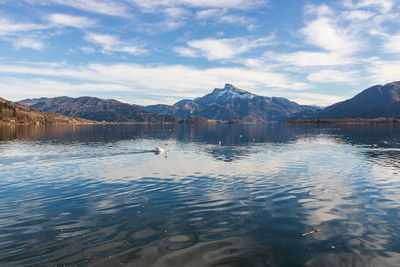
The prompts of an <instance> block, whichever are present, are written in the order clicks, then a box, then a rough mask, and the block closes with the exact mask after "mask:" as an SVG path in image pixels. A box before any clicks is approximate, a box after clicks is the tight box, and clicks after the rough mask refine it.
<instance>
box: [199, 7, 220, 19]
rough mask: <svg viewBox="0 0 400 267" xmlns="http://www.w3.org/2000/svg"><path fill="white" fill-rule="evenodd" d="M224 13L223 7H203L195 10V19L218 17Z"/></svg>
mask: <svg viewBox="0 0 400 267" xmlns="http://www.w3.org/2000/svg"><path fill="white" fill-rule="evenodd" d="M224 14H225V10H223V9H216V8H211V9H204V10H200V11H197V13H196V18H197V19H209V18H216V17H220V16H221V15H224Z"/></svg>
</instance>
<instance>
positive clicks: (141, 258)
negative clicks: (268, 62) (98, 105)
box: [0, 124, 400, 266]
mask: <svg viewBox="0 0 400 267" xmlns="http://www.w3.org/2000/svg"><path fill="white" fill-rule="evenodd" d="M219 142H221V145H219ZM164 143H168V146H169V149H170V151H169V152H168V153H167V154H165V153H161V154H156V153H153V152H151V151H150V150H152V149H154V148H155V147H158V146H161V147H162V146H163V145H164ZM374 144H376V145H375V146H374ZM399 159H400V127H399V126H396V125H385V124H380V125H347V126H346V125H345V126H330V127H323V126H321V127H317V126H309V125H308V126H307V125H306V126H304V125H279V124H272V125H208V126H207V125H206V126H189V125H158V126H157V125H153V126H151V125H94V126H63V127H60V126H58V127H56V126H47V127H3V128H0V265H2V266H30V265H32V266H33V265H43V266H63V265H67V266H68V265H69V266H74V265H77V266H119V265H125V266H296V265H298V266H304V265H307V266H324V265H325V266H334V265H335V266H361V265H362V266H385V265H389V266H396V265H397V266H398V265H400V239H399V238H400V225H399V223H398V222H399V221H400V215H399V214H400V184H399V180H400V161H399ZM314 229H318V230H320V232H314V233H312V234H309V235H307V236H301V234H302V233H306V232H310V231H312V230H314Z"/></svg>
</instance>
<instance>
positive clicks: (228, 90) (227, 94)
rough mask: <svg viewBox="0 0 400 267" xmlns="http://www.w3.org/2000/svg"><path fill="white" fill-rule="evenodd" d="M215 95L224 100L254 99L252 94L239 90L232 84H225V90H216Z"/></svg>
mask: <svg viewBox="0 0 400 267" xmlns="http://www.w3.org/2000/svg"><path fill="white" fill-rule="evenodd" d="M213 94H215V95H216V96H217V97H224V98H240V99H249V98H250V99H251V98H253V97H254V95H253V94H252V93H249V92H247V91H245V90H242V89H239V88H237V87H236V86H234V85H232V84H225V87H224V88H223V89H218V88H215V89H214V92H213Z"/></svg>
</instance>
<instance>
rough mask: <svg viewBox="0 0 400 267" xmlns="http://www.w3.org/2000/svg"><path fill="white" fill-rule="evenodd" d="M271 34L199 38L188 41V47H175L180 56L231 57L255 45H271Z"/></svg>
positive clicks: (215, 58)
mask: <svg viewBox="0 0 400 267" xmlns="http://www.w3.org/2000/svg"><path fill="white" fill-rule="evenodd" d="M273 38H274V37H273V36H269V37H264V38H258V39H253V40H249V39H247V38H230V39H229V38H224V39H213V38H207V39H201V40H193V41H189V42H188V43H187V45H188V46H189V48H186V49H183V48H182V47H180V48H177V49H176V50H175V51H176V52H178V53H179V54H180V55H182V56H191V57H193V56H203V57H205V58H207V59H208V60H209V61H212V60H220V59H232V58H234V57H235V56H236V55H239V54H242V53H245V52H248V51H249V50H251V49H254V48H257V47H263V46H268V45H271V43H272V40H273Z"/></svg>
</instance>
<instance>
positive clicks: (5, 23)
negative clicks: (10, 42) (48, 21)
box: [0, 18, 49, 36]
mask: <svg viewBox="0 0 400 267" xmlns="http://www.w3.org/2000/svg"><path fill="white" fill-rule="evenodd" d="M47 28H49V26H47V25H42V24H35V23H18V22H14V21H11V20H8V19H6V18H0V36H1V35H12V34H15V33H22V32H29V31H36V30H44V29H47Z"/></svg>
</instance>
